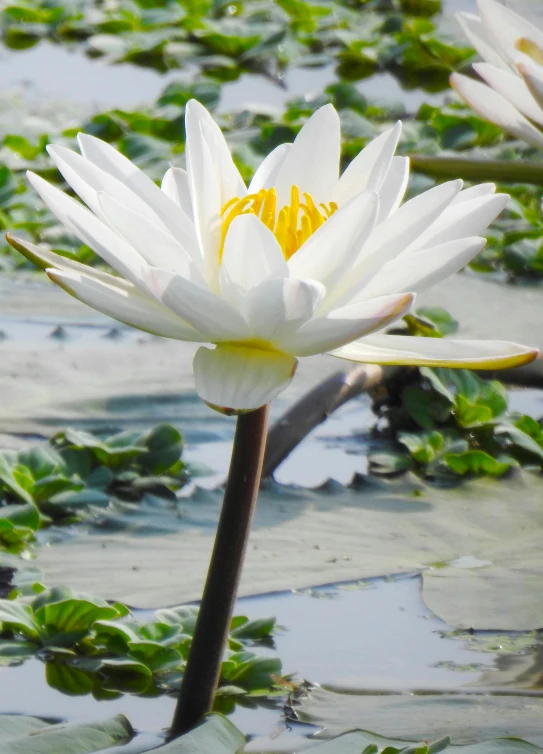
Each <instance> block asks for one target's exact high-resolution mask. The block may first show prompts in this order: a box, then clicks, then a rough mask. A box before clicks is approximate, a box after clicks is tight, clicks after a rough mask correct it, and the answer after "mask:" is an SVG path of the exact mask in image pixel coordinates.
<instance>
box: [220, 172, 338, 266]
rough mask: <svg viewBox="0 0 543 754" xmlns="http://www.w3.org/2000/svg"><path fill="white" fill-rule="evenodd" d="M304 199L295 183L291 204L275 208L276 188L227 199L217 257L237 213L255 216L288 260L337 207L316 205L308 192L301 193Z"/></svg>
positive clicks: (333, 204)
mask: <svg viewBox="0 0 543 754" xmlns="http://www.w3.org/2000/svg"><path fill="white" fill-rule="evenodd" d="M303 198H304V200H305V201H303V202H301V201H300V191H299V189H298V186H293V187H292V189H291V192H290V204H287V205H285V206H284V207H283V208H282V209H280V210H279V211H278V210H277V195H276V193H275V189H272V188H271V189H261V190H260V191H259V192H258V194H248V195H247V196H245V197H243V199H240V198H239V197H235V198H234V199H230V201H229V202H227V203H226V204H225V205H224V207H223V208H222V210H221V216H222V230H221V246H220V249H219V259H222V254H223V250H224V242H225V239H226V234H227V233H228V228H229V227H230V225H231V224H232V221H233V220H234V219H235V218H236V217H239V216H240V215H256V216H257V217H258V218H259V219H260V220H261V221H262V222H263V223H264V225H265V226H266V227H267V228H269V229H270V230H271V232H272V233H273V234H274V236H275V237H276V238H277V241H278V242H279V246H280V247H281V249H282V250H283V254H284V255H285V259H290V257H291V256H292V255H293V254H294V252H296V251H298V249H299V248H300V246H301V245H302V244H303V243H305V242H306V241H307V239H308V238H309V236H310V235H312V234H313V233H314V232H315V231H316V230H317V228H320V226H321V225H322V224H323V223H324V222H325V221H326V220H328V218H329V217H331V216H332V215H333V214H334V212H335V211H336V210H337V204H336V203H335V202H329V204H319V205H318V206H315V202H314V201H313V199H312V198H311V196H310V195H309V194H303Z"/></svg>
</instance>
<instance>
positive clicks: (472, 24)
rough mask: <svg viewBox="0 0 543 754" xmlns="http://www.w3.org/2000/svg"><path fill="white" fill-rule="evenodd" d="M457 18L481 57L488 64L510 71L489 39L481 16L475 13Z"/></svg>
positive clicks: (460, 14)
mask: <svg viewBox="0 0 543 754" xmlns="http://www.w3.org/2000/svg"><path fill="white" fill-rule="evenodd" d="M456 18H457V20H458V23H459V24H460V26H461V27H462V30H463V31H464V34H465V35H466V37H467V38H468V39H469V41H470V42H471V44H472V45H473V46H474V47H475V49H476V50H477V52H478V53H479V55H480V56H481V57H482V58H483V60H486V61H487V63H492V65H497V66H499V67H500V68H504V69H506V70H508V69H509V66H508V65H507V62H506V61H505V60H504V59H503V57H502V56H501V54H500V52H499V51H498V50H497V49H496V46H495V44H494V41H493V40H492V39H491V38H490V37H489V35H488V32H487V30H486V29H485V26H484V24H483V22H482V21H481V19H480V18H479V16H476V15H474V14H473V13H457V14H456Z"/></svg>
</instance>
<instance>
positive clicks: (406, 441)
mask: <svg viewBox="0 0 543 754" xmlns="http://www.w3.org/2000/svg"><path fill="white" fill-rule="evenodd" d="M398 440H399V442H401V443H402V445H405V447H406V448H407V449H408V451H409V452H410V454H411V456H412V457H413V458H414V459H415V461H417V463H422V464H427V463H430V462H431V461H433V460H434V458H436V456H437V455H438V453H439V451H440V450H441V449H442V447H443V435H442V434H441V433H440V432H418V433H414V432H400V433H399V434H398Z"/></svg>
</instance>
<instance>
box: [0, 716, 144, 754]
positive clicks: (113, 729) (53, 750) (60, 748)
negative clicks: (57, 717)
mask: <svg viewBox="0 0 543 754" xmlns="http://www.w3.org/2000/svg"><path fill="white" fill-rule="evenodd" d="M133 735H134V731H133V730H132V726H131V725H130V723H129V722H128V720H127V719H126V717H124V715H117V716H116V717H112V718H110V719H108V720H104V721H102V722H98V723H84V724H80V725H75V724H71V723H60V724H59V725H47V723H43V722H42V721H41V720H38V719H36V718H34V717H21V718H17V717H16V716H14V715H2V716H0V741H1V742H2V748H1V750H2V754H60V752H62V754H91V752H98V751H103V750H104V749H107V748H109V747H111V746H114V745H117V744H122V743H125V742H127V741H129V740H130V739H131V738H132V736H133Z"/></svg>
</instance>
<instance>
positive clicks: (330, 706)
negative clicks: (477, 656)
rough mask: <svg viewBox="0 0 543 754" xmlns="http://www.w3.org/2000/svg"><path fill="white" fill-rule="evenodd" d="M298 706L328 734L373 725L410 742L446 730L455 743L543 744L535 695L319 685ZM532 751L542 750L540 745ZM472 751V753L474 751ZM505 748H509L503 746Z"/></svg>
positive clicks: (302, 716)
mask: <svg viewBox="0 0 543 754" xmlns="http://www.w3.org/2000/svg"><path fill="white" fill-rule="evenodd" d="M295 709H296V714H297V717H298V719H299V720H301V721H302V722H306V723H310V724H313V725H318V726H322V727H324V728H325V730H326V735H327V736H328V735H330V736H332V735H337V734H339V733H342V732H345V731H349V730H351V729H353V728H363V729H367V728H369V727H371V728H372V729H373V730H375V731H376V732H377V733H380V734H383V735H387V736H391V737H392V738H395V739H401V740H402V741H405V742H407V741H412V742H415V743H416V742H418V741H432V740H435V739H436V738H440V737H441V736H443V734H444V733H446V734H447V735H449V736H450V737H451V740H452V741H453V743H454V744H476V745H477V746H483V744H482V743H481V742H482V741H491V740H492V739H493V738H498V737H500V738H501V737H507V736H513V737H516V736H518V737H522V738H525V739H528V740H529V741H530V743H531V744H533V745H534V746H536V747H541V746H543V726H542V724H541V719H542V718H541V716H542V714H543V699H542V698H540V697H534V696H521V695H514V696H505V695H488V694H479V693H457V694H428V693H420V694H417V693H405V694H379V695H372V694H352V693H339V692H337V691H331V690H326V689H323V688H321V687H316V688H314V689H313V690H312V691H310V692H309V693H308V695H307V696H306V698H304V699H302V700H301V701H300V704H299V705H297V706H296V707H295ZM368 743H370V741H369V740H368ZM527 750H528V751H530V749H527ZM532 750H533V751H540V749H537V748H536V749H532ZM330 751H331V750H330ZM339 751H341V750H338V754H339ZM468 751H469V752H470V754H471V750H470V749H468ZM479 751H480V752H481V754H482V752H484V751H485V749H484V748H482V749H480V750H478V749H477V748H474V754H475V752H477V754H479ZM497 751H499V748H498V749H497ZM502 751H504V752H505V751H509V749H505V748H503V749H502Z"/></svg>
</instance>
